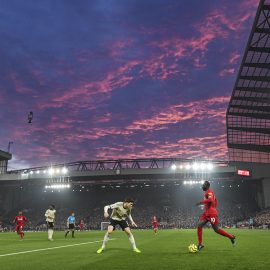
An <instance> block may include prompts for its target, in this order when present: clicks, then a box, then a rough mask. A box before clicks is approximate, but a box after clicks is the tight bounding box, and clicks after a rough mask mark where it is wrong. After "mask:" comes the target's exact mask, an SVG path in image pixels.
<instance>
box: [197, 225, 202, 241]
mask: <svg viewBox="0 0 270 270" xmlns="http://www.w3.org/2000/svg"><path fill="white" fill-rule="evenodd" d="M202 230H203V229H202V228H201V227H198V228H197V234H198V242H199V245H201V244H202Z"/></svg>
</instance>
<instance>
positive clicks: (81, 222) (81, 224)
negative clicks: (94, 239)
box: [80, 219, 84, 231]
mask: <svg viewBox="0 0 270 270" xmlns="http://www.w3.org/2000/svg"><path fill="white" fill-rule="evenodd" d="M83 230H84V221H83V219H81V221H80V231H83Z"/></svg>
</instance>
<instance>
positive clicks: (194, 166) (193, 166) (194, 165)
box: [192, 162, 199, 171]
mask: <svg viewBox="0 0 270 270" xmlns="http://www.w3.org/2000/svg"><path fill="white" fill-rule="evenodd" d="M192 169H193V170H194V171H197V170H198V169H199V164H198V163H196V162H195V163H193V164H192Z"/></svg>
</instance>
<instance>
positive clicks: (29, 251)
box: [0, 239, 115, 257]
mask: <svg viewBox="0 0 270 270" xmlns="http://www.w3.org/2000/svg"><path fill="white" fill-rule="evenodd" d="M112 240H115V239H110V241H112ZM102 241H103V240H97V241H92V242H85V243H79V244H73V245H66V246H59V247H51V248H40V249H33V250H27V251H21V252H14V253H7V254H1V255H0V257H6V256H13V255H19V254H25V253H32V252H39V251H45V250H52V249H59V248H66V247H74V246H81V245H87V244H94V243H99V242H102Z"/></svg>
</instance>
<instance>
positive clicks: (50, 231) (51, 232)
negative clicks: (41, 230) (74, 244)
mask: <svg viewBox="0 0 270 270" xmlns="http://www.w3.org/2000/svg"><path fill="white" fill-rule="evenodd" d="M52 236H53V230H52V229H49V230H48V239H52Z"/></svg>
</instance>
